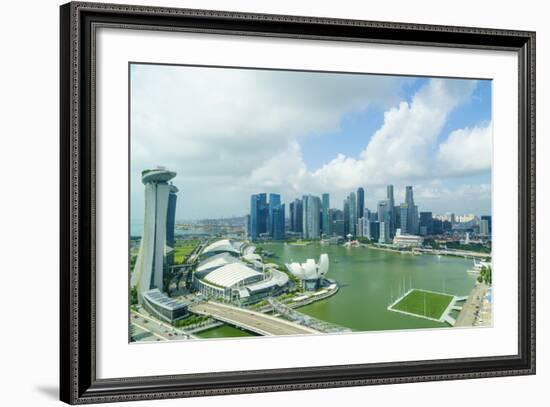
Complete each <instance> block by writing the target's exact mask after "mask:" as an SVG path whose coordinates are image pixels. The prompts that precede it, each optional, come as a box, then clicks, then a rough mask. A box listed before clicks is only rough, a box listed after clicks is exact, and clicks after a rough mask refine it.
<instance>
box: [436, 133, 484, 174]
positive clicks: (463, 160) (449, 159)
mask: <svg viewBox="0 0 550 407" xmlns="http://www.w3.org/2000/svg"><path fill="white" fill-rule="evenodd" d="M491 135H492V125H491V122H489V123H487V124H486V125H485V126H480V127H477V126H476V127H471V128H470V127H468V128H464V129H458V130H455V131H453V132H451V134H449V137H448V138H447V140H445V141H444V142H443V143H441V144H440V145H439V151H438V155H437V164H438V170H439V171H440V172H441V173H442V174H446V175H464V174H471V173H476V172H480V171H486V170H489V169H491V157H492V140H491Z"/></svg>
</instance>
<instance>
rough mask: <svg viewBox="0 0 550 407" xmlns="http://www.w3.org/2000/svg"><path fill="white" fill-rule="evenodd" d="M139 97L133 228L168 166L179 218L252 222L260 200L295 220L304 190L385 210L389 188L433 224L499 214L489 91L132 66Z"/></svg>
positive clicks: (397, 80)
mask: <svg viewBox="0 0 550 407" xmlns="http://www.w3.org/2000/svg"><path fill="white" fill-rule="evenodd" d="M214 78H218V79H216V80H215V81H214ZM212 81H214V82H216V83H218V84H222V85H221V87H222V88H223V89H220V90H218V89H217V88H216V89H214V88H213V87H212V86H210V85H209V84H210V83H212ZM232 87H233V88H234V87H238V88H239V90H238V91H237V89H233V90H231V89H229V88H232ZM153 88H154V89H153ZM131 91H132V111H131V205H130V206H131V214H130V216H131V219H132V221H137V222H139V221H143V213H144V211H143V187H142V186H141V185H140V177H139V174H140V171H141V170H143V169H145V168H154V167H156V166H158V165H165V166H167V167H169V168H173V169H174V170H175V171H176V172H177V173H178V179H177V181H176V182H175V185H176V186H177V187H178V188H179V189H180V191H181V192H180V199H178V201H177V207H178V208H177V214H178V215H177V218H178V219H186V220H199V219H206V218H222V217H231V216H244V215H245V214H246V213H248V207H249V197H250V195H252V194H254V193H257V192H261V191H266V192H269V193H274V194H278V195H280V199H281V202H285V203H287V208H286V217H287V218H288V217H289V216H288V214H289V208H288V204H289V203H290V202H292V201H293V200H294V199H295V198H298V197H301V196H302V194H301V191H306V193H307V194H311V195H315V196H319V197H321V196H322V194H323V193H329V194H330V200H331V204H332V206H333V207H336V205H334V203H335V202H342V201H343V200H344V199H345V198H346V196H348V195H349V193H350V192H351V191H354V193H355V194H357V188H359V187H360V188H363V189H364V191H365V192H364V201H365V206H366V207H368V208H371V209H375V208H376V206H377V204H378V201H380V200H383V199H385V198H386V193H387V191H386V186H387V185H388V184H393V185H394V195H395V197H396V202H400V201H401V199H402V198H401V197H402V196H403V195H404V192H405V186H406V185H411V184H412V185H414V186H415V201H416V204H417V206H419V207H421V208H423V210H428V211H432V212H433V213H434V214H435V213H449V212H454V213H460V214H466V213H476V214H479V215H483V214H490V213H491V171H490V165H491V155H492V154H491V83H490V81H473V80H450V79H428V78H415V77H390V76H381V75H352V74H328V73H311V72H286V71H268V70H265V71H263V70H245V69H215V68H197V67H178V66H176V67H166V66H155V65H152V66H143V65H136V64H133V65H132V67H131ZM239 92H240V93H239ZM237 93H239V94H241V95H242V96H241V97H240V98H239V99H238V100H234V99H232V98H228V97H227V95H231V94H237ZM176 99H177V100H176ZM243 101H246V103H243ZM281 101H284V103H283V104H282V105H281ZM206 105H208V106H211V108H210V109H206ZM289 110H290V111H291V112H289ZM186 111H189V112H192V114H190V115H184V114H182V112H186ZM426 113H429V114H426ZM428 116H429V117H428ZM283 119H284V120H283ZM152 146H154V148H153V147H152ZM212 191H215V193H212Z"/></svg>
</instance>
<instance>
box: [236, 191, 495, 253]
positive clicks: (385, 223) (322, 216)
mask: <svg viewBox="0 0 550 407" xmlns="http://www.w3.org/2000/svg"><path fill="white" fill-rule="evenodd" d="M267 198H268V194H266V193H259V194H255V195H252V196H251V198H250V214H249V215H248V216H247V217H246V231H247V235H248V238H249V239H250V240H252V241H257V240H263V239H269V240H283V239H286V238H292V237H296V238H303V239H322V238H332V237H338V236H340V237H343V238H345V239H351V238H358V237H366V238H368V239H369V240H371V241H373V242H378V243H385V244H399V245H402V244H405V243H406V242H410V243H411V245H417V244H418V242H417V240H415V239H411V238H408V237H407V236H428V235H437V234H444V233H446V232H449V231H451V230H452V229H453V227H455V226H457V225H458V228H460V226H464V227H465V228H466V227H471V226H472V225H473V226H475V227H476V228H477V230H479V235H480V236H487V237H488V236H490V235H491V216H482V217H481V219H480V218H478V217H477V216H475V215H461V216H455V215H454V214H449V215H435V216H434V215H433V214H432V212H419V210H418V206H417V205H416V204H415V201H414V193H413V187H412V186H407V187H406V188H405V200H404V202H403V203H401V204H396V203H395V198H394V187H393V185H388V186H387V187H386V199H384V200H382V201H379V202H378V204H377V206H376V208H375V209H374V210H371V209H369V208H367V207H366V206H365V189H363V188H361V187H360V188H357V190H356V191H353V192H351V193H350V194H349V195H348V196H347V197H346V198H345V199H344V202H343V203H342V209H337V208H331V205H330V195H329V194H328V193H324V194H322V195H321V196H320V197H319V196H315V195H303V196H302V198H296V199H294V200H293V201H291V202H290V203H289V204H288V209H289V214H288V218H285V204H283V203H281V197H280V195H278V194H269V201H268V199H267ZM398 235H399V236H400V237H399V238H398V239H396V237H397V236H398Z"/></svg>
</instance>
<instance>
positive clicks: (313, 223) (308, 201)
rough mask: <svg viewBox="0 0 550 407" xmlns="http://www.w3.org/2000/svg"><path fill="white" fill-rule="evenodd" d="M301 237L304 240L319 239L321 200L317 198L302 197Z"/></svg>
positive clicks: (310, 196)
mask: <svg viewBox="0 0 550 407" xmlns="http://www.w3.org/2000/svg"><path fill="white" fill-rule="evenodd" d="M303 208H304V210H303V236H304V239H319V237H321V228H320V226H321V225H320V222H319V220H320V213H321V200H320V199H319V197H318V196H313V195H304V197H303Z"/></svg>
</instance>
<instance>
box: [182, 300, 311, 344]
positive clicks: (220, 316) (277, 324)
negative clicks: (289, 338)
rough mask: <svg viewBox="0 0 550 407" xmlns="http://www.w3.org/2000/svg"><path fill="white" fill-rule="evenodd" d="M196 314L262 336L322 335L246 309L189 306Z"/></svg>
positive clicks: (201, 304)
mask: <svg viewBox="0 0 550 407" xmlns="http://www.w3.org/2000/svg"><path fill="white" fill-rule="evenodd" d="M189 311H191V312H194V313H195V314H200V315H208V316H210V317H212V318H214V319H217V320H218V321H222V322H225V323H227V324H230V325H233V326H237V327H239V328H243V329H246V330H247V331H251V332H254V333H257V334H258V335H262V336H276V335H308V334H318V333H321V332H320V331H317V330H316V329H313V328H309V327H306V326H302V325H300V324H297V323H294V322H290V321H286V320H284V319H281V318H276V317H273V316H271V315H267V314H262V313H260V312H256V311H252V310H249V309H246V308H238V307H235V306H232V305H226V304H220V303H218V302H213V301H208V302H202V303H199V304H193V305H190V306H189Z"/></svg>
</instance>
